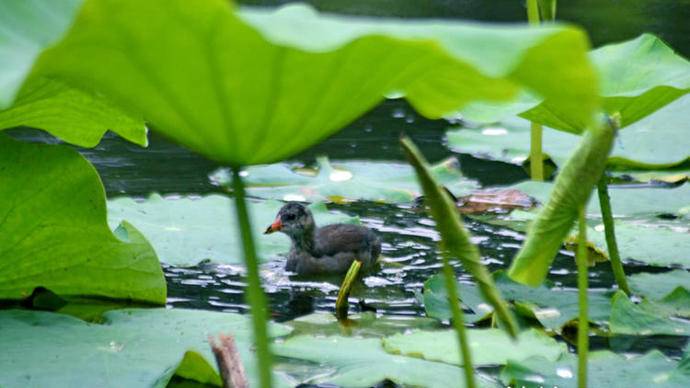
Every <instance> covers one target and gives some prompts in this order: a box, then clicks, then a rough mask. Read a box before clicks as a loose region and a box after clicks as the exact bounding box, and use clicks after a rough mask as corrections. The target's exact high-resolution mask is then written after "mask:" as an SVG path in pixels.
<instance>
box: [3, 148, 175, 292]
mask: <svg viewBox="0 0 690 388" xmlns="http://www.w3.org/2000/svg"><path fill="white" fill-rule="evenodd" d="M116 234H117V237H116V236H115V235H113V232H111V230H110V229H109V228H108V224H107V222H106V204H105V192H104V189H103V185H102V184H101V181H100V179H99V177H98V174H97V173H96V170H95V169H94V168H93V166H92V165H91V164H90V163H89V162H88V161H87V160H86V159H84V158H83V157H82V156H81V155H79V154H78V153H77V152H76V151H74V150H71V149H69V148H67V147H64V146H51V145H42V144H29V143H22V142H18V141H16V140H13V139H11V138H9V137H7V136H5V135H0V299H19V298H24V297H27V296H29V295H30V294H31V292H32V291H33V290H34V288H36V287H39V286H43V287H46V288H48V289H50V290H52V291H53V292H55V293H57V294H59V295H66V296H73V295H90V296H98V297H107V298H117V299H132V300H137V301H142V302H152V303H158V304H163V303H165V295H166V285H165V278H164V277H163V272H162V270H161V268H160V264H159V262H158V259H157V257H156V254H155V252H154V250H153V249H152V248H151V246H150V245H149V243H148V242H147V241H146V239H145V238H144V236H142V235H141V234H140V233H139V232H138V231H137V230H136V229H135V228H134V227H132V226H131V225H129V224H127V223H122V225H121V226H120V227H119V228H118V229H117V230H116Z"/></svg>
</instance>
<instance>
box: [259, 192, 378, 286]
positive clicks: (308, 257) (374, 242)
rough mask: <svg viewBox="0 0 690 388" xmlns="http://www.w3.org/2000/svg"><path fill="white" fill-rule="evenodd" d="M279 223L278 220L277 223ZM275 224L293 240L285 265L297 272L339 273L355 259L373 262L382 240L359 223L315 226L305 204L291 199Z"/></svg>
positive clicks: (371, 265) (269, 230)
mask: <svg viewBox="0 0 690 388" xmlns="http://www.w3.org/2000/svg"><path fill="white" fill-rule="evenodd" d="M276 223H278V224H276ZM274 225H279V226H275V227H276V228H278V229H275V230H274V229H272V228H273V226H271V227H269V228H268V229H267V232H269V233H270V232H273V231H277V230H280V231H281V232H283V233H285V234H287V235H288V236H289V237H290V240H292V247H291V248H290V252H289V253H288V261H287V265H286V267H285V268H286V269H287V270H288V271H292V272H296V273H298V274H300V275H314V274H342V273H345V272H347V270H348V268H350V265H351V264H352V262H353V261H354V260H355V259H357V260H360V261H361V262H362V264H363V268H364V269H369V268H371V267H373V266H374V265H375V264H376V261H377V259H378V256H379V254H380V253H381V240H380V239H379V238H378V237H377V236H376V234H374V232H373V231H372V230H370V229H369V228H366V227H364V226H360V225H350V224H333V225H326V226H324V227H317V226H316V225H315V223H314V218H313V216H312V214H311V212H310V211H309V209H307V208H306V207H304V206H302V205H300V204H298V203H295V202H290V203H287V204H285V205H284V206H283V207H282V208H281V209H280V211H279V212H278V217H277V218H276V222H274Z"/></svg>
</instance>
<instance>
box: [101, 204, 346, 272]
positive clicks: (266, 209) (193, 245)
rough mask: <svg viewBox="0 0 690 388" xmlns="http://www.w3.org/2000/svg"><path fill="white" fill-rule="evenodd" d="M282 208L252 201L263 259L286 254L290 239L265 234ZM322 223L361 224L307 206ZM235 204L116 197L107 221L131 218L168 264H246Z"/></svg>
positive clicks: (324, 208)
mask: <svg viewBox="0 0 690 388" xmlns="http://www.w3.org/2000/svg"><path fill="white" fill-rule="evenodd" d="M282 205H283V203H282V202H279V201H250V202H249V212H250V214H251V217H252V228H253V230H254V236H256V237H255V241H256V244H257V249H258V252H259V257H260V258H261V259H262V260H269V259H274V258H276V257H277V256H278V255H279V254H284V253H287V252H288V250H289V249H290V240H289V239H288V237H287V236H284V235H282V234H280V233H274V234H271V235H263V234H262V233H263V231H264V230H265V229H266V226H268V225H270V224H271V223H272V222H273V220H274V219H275V217H276V214H277V213H278V210H279V209H280V207H281V206H282ZM309 208H310V209H311V211H312V212H313V213H314V218H315V220H316V223H317V224H319V225H323V224H330V223H336V222H346V223H357V222H359V221H358V219H357V218H356V217H349V216H347V215H345V214H342V213H339V212H331V211H329V210H328V209H326V206H325V205H323V204H312V205H310V207H309ZM234 209H235V204H234V202H233V201H231V200H230V198H228V197H226V196H223V195H215V194H213V195H207V196H204V197H201V198H196V199H192V198H177V199H165V198H162V197H161V196H160V195H157V194H154V195H151V196H150V197H149V198H148V199H147V200H145V201H135V200H134V199H132V198H116V199H112V200H109V201H108V214H109V216H108V217H109V222H110V223H111V224H113V225H114V224H117V223H118V222H120V220H128V221H130V222H131V223H132V224H133V225H136V226H137V227H138V228H140V229H141V230H142V231H143V233H145V234H146V236H147V237H148V238H149V240H150V241H151V244H152V245H153V247H154V248H155V249H156V252H157V253H158V256H159V257H160V260H161V261H162V262H164V263H168V264H172V265H178V266H190V265H195V264H197V263H199V262H200V261H202V260H211V261H212V262H215V263H224V264H238V263H244V260H243V257H244V256H243V253H242V244H241V240H240V236H239V233H240V232H239V228H238V227H237V222H236V218H235V214H234Z"/></svg>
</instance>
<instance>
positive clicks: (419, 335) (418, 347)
mask: <svg viewBox="0 0 690 388" xmlns="http://www.w3.org/2000/svg"><path fill="white" fill-rule="evenodd" d="M455 335H456V334H455V332H454V331H452V330H437V331H422V330H416V331H413V332H411V333H402V334H395V335H392V336H390V337H386V338H384V339H383V347H384V348H385V349H386V351H387V352H389V353H392V354H401V355H405V356H411V357H421V358H422V359H425V360H429V361H441V362H445V363H448V364H456V365H462V363H461V357H460V353H459V351H458V347H457V346H456V341H455ZM467 337H468V340H469V342H470V349H471V351H472V362H473V364H474V365H475V366H488V365H501V364H505V363H506V362H507V361H508V360H524V359H526V358H528V357H531V356H536V355H540V356H542V357H545V358H547V359H549V360H551V361H554V360H556V359H558V358H559V357H560V356H561V355H563V354H564V353H567V352H568V348H567V346H566V345H565V344H564V343H559V342H557V341H556V340H555V339H553V338H551V337H549V336H548V335H546V334H544V333H543V332H540V331H538V330H536V329H530V330H528V331H524V332H521V333H520V334H519V335H518V337H517V340H513V339H512V338H510V337H509V336H508V335H507V334H506V333H505V332H504V331H503V330H498V329H468V330H467Z"/></svg>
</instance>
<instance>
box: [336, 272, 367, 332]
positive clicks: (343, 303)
mask: <svg viewBox="0 0 690 388" xmlns="http://www.w3.org/2000/svg"><path fill="white" fill-rule="evenodd" d="M361 268H362V262H361V261H359V260H354V261H353V262H352V265H350V269H348V270H347V274H346V275H345V279H343V284H341V285H340V290H338V299H336V301H335V316H336V317H337V318H338V320H339V321H340V320H344V319H347V310H348V308H349V303H348V301H347V298H348V297H349V296H350V290H351V289H352V284H353V283H354V282H355V279H357V275H359V270H360V269H361Z"/></svg>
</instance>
